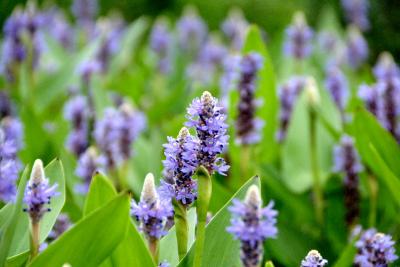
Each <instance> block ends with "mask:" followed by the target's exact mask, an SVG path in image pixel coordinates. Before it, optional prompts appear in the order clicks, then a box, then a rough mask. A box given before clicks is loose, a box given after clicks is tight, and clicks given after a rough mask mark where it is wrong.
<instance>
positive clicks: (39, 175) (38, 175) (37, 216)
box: [24, 159, 58, 224]
mask: <svg viewBox="0 0 400 267" xmlns="http://www.w3.org/2000/svg"><path fill="white" fill-rule="evenodd" d="M56 189H57V184H54V185H52V186H50V184H49V180H48V179H47V178H46V177H45V173H44V168H43V163H42V161H41V160H40V159H37V160H35V163H34V164H33V167H32V172H31V177H30V179H29V182H28V185H27V187H26V189H25V195H24V202H25V204H26V206H27V208H26V209H24V211H26V212H28V213H29V217H30V218H31V221H32V223H34V224H37V223H39V221H40V220H41V218H42V217H43V215H44V214H45V213H46V212H49V211H50V208H49V207H47V205H48V204H50V200H51V198H52V197H54V196H56V195H57V194H58V192H57V191H56Z"/></svg>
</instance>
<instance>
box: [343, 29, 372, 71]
mask: <svg viewBox="0 0 400 267" xmlns="http://www.w3.org/2000/svg"><path fill="white" fill-rule="evenodd" d="M346 58H347V63H348V64H349V66H350V67H351V68H352V69H358V68H359V67H360V66H361V65H362V64H363V63H364V62H365V61H366V60H367V58H368V44H367V41H366V40H365V39H364V37H363V36H362V34H361V32H360V31H359V30H358V29H357V28H355V27H353V26H350V27H349V30H348V34H347V41H346Z"/></svg>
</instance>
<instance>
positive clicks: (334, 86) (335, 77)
mask: <svg viewBox="0 0 400 267" xmlns="http://www.w3.org/2000/svg"><path fill="white" fill-rule="evenodd" d="M325 87H326V89H328V92H329V93H330V95H331V97H332V99H333V101H334V102H335V104H336V106H337V107H338V109H339V110H340V111H341V112H342V113H343V112H344V109H345V107H346V103H347V98H348V94H349V92H348V90H349V88H348V82H347V79H346V76H345V75H344V74H343V72H342V71H341V70H340V69H339V67H337V66H331V67H329V68H328V70H327V75H326V79H325Z"/></svg>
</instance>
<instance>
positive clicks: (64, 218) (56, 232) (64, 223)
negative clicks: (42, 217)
mask: <svg viewBox="0 0 400 267" xmlns="http://www.w3.org/2000/svg"><path fill="white" fill-rule="evenodd" d="M71 226H72V223H71V220H70V219H69V217H68V215H67V214H65V213H60V215H58V217H57V220H56V223H55V224H54V226H53V229H52V230H51V232H50V233H49V236H48V237H47V240H48V241H49V242H52V241H54V240H56V239H57V238H59V237H60V236H61V235H62V234H63V233H64V232H65V231H67V230H68V229H69V228H70V227H71Z"/></svg>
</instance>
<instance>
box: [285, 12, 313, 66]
mask: <svg viewBox="0 0 400 267" xmlns="http://www.w3.org/2000/svg"><path fill="white" fill-rule="evenodd" d="M313 35H314V33H313V31H312V29H311V28H310V27H309V26H308V25H307V22H306V19H305V17H304V14H303V13H302V12H297V13H295V14H294V16H293V24H292V25H291V26H289V27H288V28H287V29H286V41H285V44H284V52H285V53H286V54H287V55H288V56H291V57H294V58H295V59H298V60H301V59H304V58H307V57H308V56H309V55H310V54H311V51H312V44H311V40H312V38H313Z"/></svg>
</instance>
